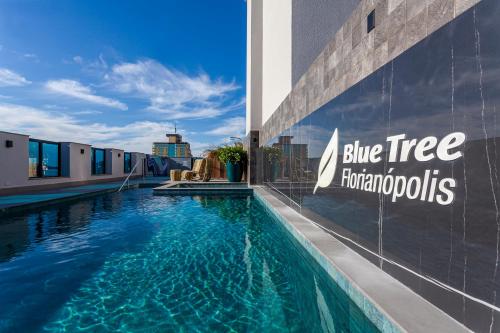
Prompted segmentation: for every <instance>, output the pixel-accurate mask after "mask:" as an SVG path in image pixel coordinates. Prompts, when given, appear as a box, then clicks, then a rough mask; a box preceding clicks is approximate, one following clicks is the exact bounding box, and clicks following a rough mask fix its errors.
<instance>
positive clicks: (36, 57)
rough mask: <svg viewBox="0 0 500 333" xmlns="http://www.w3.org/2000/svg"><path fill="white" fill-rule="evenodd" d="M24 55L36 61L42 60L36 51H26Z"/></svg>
mask: <svg viewBox="0 0 500 333" xmlns="http://www.w3.org/2000/svg"><path fill="white" fill-rule="evenodd" d="M23 57H24V58H25V59H29V60H33V61H34V62H40V59H38V56H37V55H36V54H34V53H24V54H23Z"/></svg>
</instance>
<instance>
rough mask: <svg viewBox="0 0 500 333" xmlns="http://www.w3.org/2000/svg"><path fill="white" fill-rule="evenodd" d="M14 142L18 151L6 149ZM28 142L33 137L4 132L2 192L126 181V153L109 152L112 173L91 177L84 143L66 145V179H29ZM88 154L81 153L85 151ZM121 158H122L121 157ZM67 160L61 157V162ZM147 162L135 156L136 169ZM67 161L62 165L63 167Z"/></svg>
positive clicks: (0, 169)
mask: <svg viewBox="0 0 500 333" xmlns="http://www.w3.org/2000/svg"><path fill="white" fill-rule="evenodd" d="M6 140H12V141H13V143H14V147H12V148H6V146H5V141H6ZM28 141H29V136H27V135H22V134H14V133H7V132H1V131H0V190H2V189H13V188H17V187H27V186H43V185H54V184H64V183H72V182H88V181H96V180H106V179H116V178H124V177H126V176H127V175H126V174H125V173H124V156H125V154H124V151H123V150H121V149H113V148H110V149H106V152H107V153H109V154H110V158H111V159H110V160H111V165H108V166H107V169H108V167H109V169H108V170H110V173H108V174H104V175H91V146H90V145H86V144H81V143H74V142H64V143H61V146H67V147H69V174H67V175H65V176H62V177H47V178H31V179H30V178H29V175H28V166H29V162H28ZM82 149H83V150H84V153H83V154H82V153H81V150H82ZM118 155H120V156H118ZM62 158H63V156H62V157H61V159H62ZM144 158H145V154H142V153H132V163H133V164H132V166H133V165H134V164H135V161H137V160H138V159H139V160H142V159H144ZM62 164H64V161H61V165H62ZM142 171H143V165H142V163H139V165H138V167H137V169H136V171H135V172H134V175H141V174H142Z"/></svg>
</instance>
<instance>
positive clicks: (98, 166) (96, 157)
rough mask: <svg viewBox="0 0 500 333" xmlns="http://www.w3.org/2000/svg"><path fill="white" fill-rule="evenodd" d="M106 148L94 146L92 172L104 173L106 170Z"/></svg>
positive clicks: (95, 173)
mask: <svg viewBox="0 0 500 333" xmlns="http://www.w3.org/2000/svg"><path fill="white" fill-rule="evenodd" d="M104 156H105V155H104V149H98V148H92V174H93V175H103V174H104V173H105V170H106V161H105V157H104Z"/></svg>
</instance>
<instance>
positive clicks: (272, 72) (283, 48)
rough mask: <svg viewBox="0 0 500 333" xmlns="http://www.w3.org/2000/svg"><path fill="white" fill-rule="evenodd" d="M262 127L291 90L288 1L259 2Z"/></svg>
mask: <svg viewBox="0 0 500 333" xmlns="http://www.w3.org/2000/svg"><path fill="white" fill-rule="evenodd" d="M262 15H263V19H262V26H263V28H262V30H263V33H262V120H261V122H262V124H264V123H265V122H266V121H267V120H268V119H269V117H270V116H271V115H272V114H273V112H274V111H275V110H276V109H277V108H278V106H279V105H280V104H281V102H282V101H283V100H284V99H285V97H286V96H287V95H288V94H289V93H290V91H291V90H292V0H272V1H266V0H264V1H263V13H262Z"/></svg>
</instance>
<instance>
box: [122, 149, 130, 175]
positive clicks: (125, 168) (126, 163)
mask: <svg viewBox="0 0 500 333" xmlns="http://www.w3.org/2000/svg"><path fill="white" fill-rule="evenodd" d="M123 163H124V166H123V171H124V172H125V173H130V171H132V154H131V153H125V154H124V156H123Z"/></svg>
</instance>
